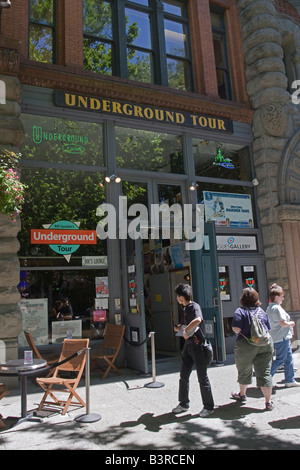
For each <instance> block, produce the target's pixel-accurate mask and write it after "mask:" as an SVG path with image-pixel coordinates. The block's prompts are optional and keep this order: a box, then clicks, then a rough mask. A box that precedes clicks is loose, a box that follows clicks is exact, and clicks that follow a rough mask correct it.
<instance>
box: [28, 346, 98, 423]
mask: <svg viewBox="0 0 300 470" xmlns="http://www.w3.org/2000/svg"><path fill="white" fill-rule="evenodd" d="M88 345H89V339H65V340H64V342H63V347H62V352H61V355H60V357H59V362H61V361H64V360H65V359H67V358H68V357H70V356H72V355H73V354H74V353H76V352H78V351H80V350H83V349H85V348H87V347H88ZM85 361H86V355H85V351H82V353H81V354H79V355H77V356H75V357H74V358H73V359H70V360H69V361H67V362H65V363H64V364H61V365H58V366H57V367H56V368H55V369H54V373H53V376H52V377H45V378H39V377H37V378H36V381H37V383H38V384H39V385H40V386H41V387H42V388H43V389H44V390H45V393H44V396H43V398H42V400H41V403H40V404H39V408H38V410H39V411H41V410H42V408H43V406H44V405H46V404H47V405H52V406H58V407H61V408H62V414H63V415H64V414H66V412H67V410H68V408H69V406H70V405H71V404H72V405H81V406H85V403H84V401H83V400H82V399H81V398H80V396H79V395H78V393H77V392H76V388H77V387H78V384H79V382H80V379H81V376H82V373H83V370H84V366H85ZM67 371H68V372H73V373H75V374H76V377H75V378H64V377H61V376H60V374H61V372H67ZM61 393H68V394H69V396H68V399H67V400H61V399H60V398H59V397H58V396H57V394H58V395H60V394H61ZM48 396H50V397H51V398H52V401H47V398H48ZM73 398H75V399H76V400H77V401H73Z"/></svg>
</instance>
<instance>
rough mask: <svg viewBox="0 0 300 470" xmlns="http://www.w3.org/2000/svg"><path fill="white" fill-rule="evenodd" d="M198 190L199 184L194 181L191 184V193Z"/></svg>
mask: <svg viewBox="0 0 300 470" xmlns="http://www.w3.org/2000/svg"><path fill="white" fill-rule="evenodd" d="M197 188H198V184H197V183H195V181H193V182H192V183H191V184H190V191H195V189H197Z"/></svg>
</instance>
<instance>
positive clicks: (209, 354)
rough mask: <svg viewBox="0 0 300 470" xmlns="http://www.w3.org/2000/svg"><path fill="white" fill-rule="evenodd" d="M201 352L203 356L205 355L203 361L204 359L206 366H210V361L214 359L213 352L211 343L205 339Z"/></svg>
mask: <svg viewBox="0 0 300 470" xmlns="http://www.w3.org/2000/svg"><path fill="white" fill-rule="evenodd" d="M203 350H204V355H205V359H206V365H207V366H210V364H211V363H212V360H213V358H214V351H213V347H212V345H211V342H210V341H209V339H207V338H205V342H204V344H203Z"/></svg>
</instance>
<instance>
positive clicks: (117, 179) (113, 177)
mask: <svg viewBox="0 0 300 470" xmlns="http://www.w3.org/2000/svg"><path fill="white" fill-rule="evenodd" d="M104 179H105V181H106V182H107V183H110V182H111V181H114V182H115V183H120V182H121V178H120V176H116V175H111V176H105V178H104Z"/></svg>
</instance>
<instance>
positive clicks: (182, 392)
mask: <svg viewBox="0 0 300 470" xmlns="http://www.w3.org/2000/svg"><path fill="white" fill-rule="evenodd" d="M175 293H176V297H177V301H178V303H179V304H181V305H182V306H183V309H184V319H185V325H186V326H184V327H183V326H182V325H176V326H174V330H175V331H180V330H182V334H183V337H184V339H185V344H184V348H183V351H182V365H181V371H180V379H179V393H178V399H179V404H178V406H176V408H173V410H172V411H173V413H182V412H184V411H187V410H188V409H189V404H190V401H189V380H190V375H191V372H192V368H193V365H194V364H195V367H196V371H197V376H198V382H199V386H200V393H201V397H202V402H203V406H204V408H203V409H202V411H200V416H201V417H202V418H205V417H206V416H209V415H210V414H212V413H213V411H214V400H213V396H212V392H211V387H210V382H209V378H208V375H207V365H206V358H205V354H204V349H203V343H204V338H205V334H204V323H203V315H202V311H201V307H200V305H198V304H197V303H196V302H193V301H192V289H191V286H190V285H189V284H178V285H177V286H176V288H175Z"/></svg>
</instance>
